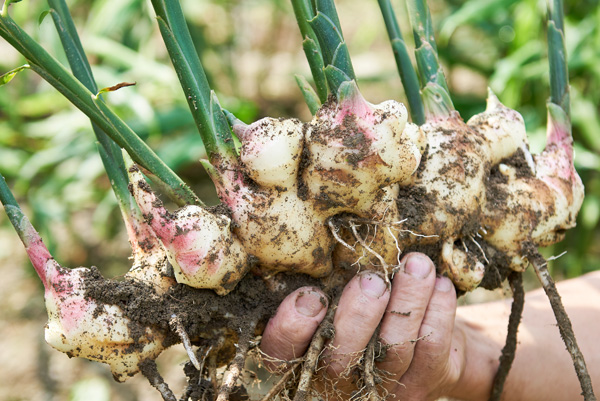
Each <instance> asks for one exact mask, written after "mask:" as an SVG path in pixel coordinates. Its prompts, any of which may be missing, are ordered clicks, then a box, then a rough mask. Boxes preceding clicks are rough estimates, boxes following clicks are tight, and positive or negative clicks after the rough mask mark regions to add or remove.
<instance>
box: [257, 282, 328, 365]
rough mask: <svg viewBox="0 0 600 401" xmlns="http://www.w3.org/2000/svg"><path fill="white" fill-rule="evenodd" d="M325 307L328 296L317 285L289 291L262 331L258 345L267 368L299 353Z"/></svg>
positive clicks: (322, 315) (316, 325)
mask: <svg viewBox="0 0 600 401" xmlns="http://www.w3.org/2000/svg"><path fill="white" fill-rule="evenodd" d="M326 311H327V297H326V296H325V295H324V294H323V293H322V292H321V291H320V290H319V289H316V288H313V287H302V288H299V289H297V290H296V291H294V292H292V293H291V294H290V295H288V296H287V297H286V298H285V299H284V300H283V302H282V303H281V305H279V308H278V309H277V312H276V314H275V316H273V317H272V318H271V320H269V323H268V324H267V327H266V328H265V331H264V333H263V337H262V341H261V345H260V347H261V350H262V352H263V353H264V354H266V357H265V365H266V366H267V368H269V369H275V368H276V367H277V365H278V363H277V362H276V361H277V360H283V361H289V360H292V359H295V358H299V357H301V356H302V355H303V354H304V352H305V351H306V349H307V347H308V345H309V343H310V340H311V339H312V336H313V334H314V333H315V331H316V330H317V327H318V326H319V323H321V320H323V318H324V317H325V313H326Z"/></svg>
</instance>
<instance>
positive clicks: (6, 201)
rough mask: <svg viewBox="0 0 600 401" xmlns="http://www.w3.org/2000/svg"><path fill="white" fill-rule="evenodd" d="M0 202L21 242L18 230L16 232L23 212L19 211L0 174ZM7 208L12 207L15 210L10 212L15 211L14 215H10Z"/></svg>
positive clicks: (20, 234)
mask: <svg viewBox="0 0 600 401" xmlns="http://www.w3.org/2000/svg"><path fill="white" fill-rule="evenodd" d="M0 202H2V204H3V205H4V208H5V210H6V214H7V216H8V219H9V220H10V222H11V223H12V225H13V226H14V227H15V229H17V232H18V233H19V237H21V240H23V238H22V233H21V232H19V230H18V228H19V226H20V221H21V218H22V216H23V211H22V210H21V207H20V206H19V204H18V203H17V200H16V199H15V197H14V195H13V194H12V192H11V191H10V188H8V184H7V183H6V180H5V179H4V176H2V174H0ZM7 206H12V207H14V208H16V209H12V210H15V211H16V213H14V212H13V213H10V212H9V208H8V207H7Z"/></svg>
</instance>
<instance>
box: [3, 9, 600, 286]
mask: <svg viewBox="0 0 600 401" xmlns="http://www.w3.org/2000/svg"><path fill="white" fill-rule="evenodd" d="M69 5H70V7H71V10H72V13H73V15H74V19H75V22H76V24H77V26H78V27H79V29H80V35H81V39H82V42H83V46H84V48H85V49H86V51H87V53H88V56H89V58H90V60H91V63H92V67H93V70H94V74H95V76H96V78H97V81H98V86H99V87H106V86H111V85H114V84H116V83H118V82H123V81H128V82H131V81H135V82H137V86H136V87H133V88H124V89H121V90H119V91H118V92H114V93H111V94H109V95H108V102H109V104H110V105H111V106H112V107H113V108H114V109H115V110H116V111H117V112H118V114H119V115H120V116H121V117H122V118H123V119H124V120H125V121H126V122H127V123H129V124H130V125H131V126H132V127H133V128H134V130H135V131H136V132H137V133H138V134H140V135H141V136H142V137H143V138H144V139H145V140H146V141H147V142H148V144H149V145H150V146H151V147H152V148H153V149H155V150H156V152H157V153H158V155H159V156H160V157H161V158H163V160H165V162H166V163H167V164H168V165H169V166H171V167H172V168H173V169H174V170H175V171H176V172H177V173H178V174H180V175H181V176H182V177H183V178H184V180H185V181H186V182H188V183H189V184H190V185H192V187H193V188H194V190H195V191H196V192H197V193H198V194H200V196H201V197H202V199H203V200H205V201H206V202H207V203H209V204H214V203H216V202H217V200H216V197H215V193H214V189H212V184H211V183H210V182H209V181H208V180H207V177H206V175H205V174H204V172H203V170H202V168H201V167H200V166H199V164H198V163H197V160H198V159H199V158H201V157H203V156H204V153H203V152H204V151H203V147H202V143H201V141H200V138H199V135H198V134H197V131H196V129H195V128H194V126H193V120H192V118H191V116H190V114H189V111H188V108H187V105H186V102H185V99H184V98H183V94H182V91H181V88H180V86H179V83H178V81H177V78H176V75H175V73H174V71H173V69H172V67H171V65H170V61H169V60H168V56H167V54H166V50H165V48H164V45H163V43H162V41H161V38H160V35H159V33H158V30H157V26H156V21H155V20H154V16H153V11H152V10H151V8H150V7H149V3H148V2H146V1H141V0H96V1H94V2H89V1H84V0H75V1H71V2H69ZM394 6H395V7H396V10H397V14H398V15H399V17H400V21H401V25H402V28H403V30H405V32H404V36H405V38H407V40H408V41H410V40H411V37H412V35H411V33H410V32H408V31H407V29H406V28H407V27H408V24H407V18H406V13H405V8H404V5H403V4H402V3H401V2H400V1H395V2H394ZM183 7H184V10H185V11H186V16H187V18H188V24H189V27H190V31H191V33H192V36H193V39H194V42H195V43H196V46H197V48H198V51H199V53H200V56H201V59H202V61H203V63H204V64H205V68H206V72H207V75H208V79H209V81H210V83H211V85H212V86H213V87H214V88H215V89H216V90H217V93H218V95H219V99H220V100H221V103H222V105H223V106H224V107H225V108H227V109H229V110H230V111H232V112H234V114H236V115H238V116H239V117H240V118H241V119H242V120H244V121H248V122H249V121H253V120H255V119H258V118H260V117H262V116H265V115H272V116H275V117H279V116H294V117H302V118H304V119H306V118H308V116H309V114H308V111H307V110H306V109H305V106H304V105H303V104H302V97H301V95H300V91H299V90H298V89H297V88H295V83H294V78H293V74H294V73H302V74H305V75H309V73H308V66H307V64H306V62H305V61H304V59H303V55H302V51H301V44H300V35H299V32H298V28H297V27H296V26H295V21H294V17H293V15H292V10H291V5H290V4H289V2H288V1H285V0H252V1H242V0H228V1H217V0H203V1H192V0H187V1H185V0H184V1H183ZM338 7H339V9H340V18H341V20H342V25H343V29H344V32H345V34H346V37H347V39H348V43H349V47H350V52H351V54H352V56H353V58H354V60H355V68H356V73H357V76H358V79H359V82H360V84H361V88H362V89H363V91H364V92H365V93H366V94H367V96H369V95H372V97H373V98H374V99H372V100H373V101H381V100H383V99H386V98H396V99H399V100H404V94H403V93H402V91H401V89H400V84H399V78H398V76H397V74H396V73H395V67H394V64H393V57H392V54H391V51H390V48H389V45H388V43H387V37H386V35H385V30H384V27H383V21H382V19H381V17H380V16H378V8H377V4H376V2H373V3H372V4H371V3H365V2H361V1H359V0H347V1H340V2H339V4H338ZM430 7H431V8H432V14H433V20H434V24H435V26H436V29H437V32H438V35H437V37H438V47H439V52H440V56H441V58H442V63H443V65H444V67H445V69H446V73H447V76H448V81H449V84H450V89H451V91H452V92H453V93H454V95H453V100H454V103H455V105H456V107H457V108H458V109H459V110H460V111H461V114H462V115H463V117H464V118H465V119H467V118H468V117H470V116H471V115H472V114H475V113H477V112H479V111H481V110H482V109H483V108H484V103H485V94H486V86H488V85H489V86H490V87H491V88H492V89H493V90H494V91H495V92H496V94H497V95H498V96H499V97H500V99H501V100H502V101H503V102H504V103H505V104H506V105H507V106H509V107H512V108H514V109H516V110H518V111H520V112H521V113H522V114H523V116H524V118H525V121H526V124H527V127H528V132H529V133H530V141H531V147H532V149H533V150H534V151H539V150H541V149H542V148H543V146H544V141H545V139H544V129H545V121H546V111H545V103H546V100H547V98H548V96H549V90H548V64H547V59H546V52H547V48H546V39H545V4H544V3H543V2H539V1H536V0H522V1H516V0H486V1H481V0H469V1H459V0H445V1H443V0H435V1H432V2H430ZM46 9H47V4H46V3H45V2H39V1H25V2H21V3H19V4H15V5H13V6H11V10H10V12H11V15H12V16H13V18H14V19H15V20H16V21H17V22H19V23H20V24H21V25H22V26H23V27H24V28H25V29H26V31H27V32H29V33H30V34H31V35H32V36H33V37H34V38H36V39H37V40H38V41H40V42H41V43H42V44H43V45H44V47H45V48H46V49H48V50H49V51H50V52H51V53H52V54H53V55H55V56H56V57H57V58H58V59H59V60H60V61H61V62H63V63H64V64H65V65H66V64H67V63H66V57H65V56H64V53H63V52H62V50H61V46H60V41H59V40H58V36H57V34H56V32H55V30H54V26H53V24H52V22H51V21H50V18H46V19H44V20H43V21H42V22H41V23H40V22H39V16H40V15H41V14H42V12H43V11H44V10H46ZM598 21H600V7H599V6H598V1H597V0H585V1H574V0H569V1H566V35H567V51H568V54H569V68H570V77H571V84H572V115H573V126H574V137H575V141H576V144H575V146H576V164H577V168H578V170H579V172H580V174H581V176H582V178H583V180H584V184H585V185H586V200H585V203H584V206H583V209H582V211H581V213H580V216H579V222H578V227H577V229H575V230H572V231H571V232H569V233H568V235H567V239H566V240H565V241H563V242H562V243H560V244H557V245H555V246H553V247H551V248H549V249H547V250H546V251H545V254H546V255H547V256H550V255H555V254H560V253H561V252H563V250H568V253H567V254H566V255H565V256H563V257H561V258H559V259H558V260H556V261H554V262H553V267H554V269H557V270H559V271H560V272H561V273H562V274H564V275H566V276H575V275H579V274H582V273H583V272H586V271H588V270H592V269H597V268H600V246H599V245H598V244H600V225H599V221H600V156H599V154H600V119H599V115H600V113H599V111H600V109H599V104H600V52H599V51H598V49H600V28H599V26H598V25H599V24H598ZM0 54H3V55H5V56H4V57H2V58H1V59H0V74H1V73H4V72H6V71H9V70H11V69H13V68H16V67H18V66H20V65H22V64H23V63H24V60H23V59H22V58H20V56H18V55H17V54H16V53H14V52H12V51H11V49H10V48H9V46H8V45H7V44H6V43H4V42H3V41H2V40H0ZM96 150H97V149H96V144H95V143H94V139H93V134H92V131H91V127H90V124H89V121H88V120H87V119H86V117H85V116H83V115H82V114H81V113H80V112H78V111H77V110H74V108H73V107H71V106H70V105H69V104H68V102H67V101H66V100H64V99H63V98H62V96H61V95H60V94H58V93H57V92H56V91H55V90H54V89H53V88H51V87H50V86H49V85H47V84H46V83H45V82H43V81H41V80H40V79H39V78H38V77H37V76H35V74H34V73H33V72H31V71H23V72H21V73H20V74H18V75H17V76H16V77H15V79H13V80H12V81H11V82H10V84H8V85H5V86H2V87H0V172H1V173H2V174H3V175H5V176H6V177H7V179H8V181H9V184H10V185H11V187H12V188H13V190H14V192H15V194H16V196H17V197H18V198H19V199H20V200H21V203H22V204H23V205H24V206H26V207H27V209H28V210H27V211H28V213H29V215H30V216H32V217H33V222H34V224H35V225H36V227H38V228H39V229H40V231H41V232H42V235H43V236H44V238H45V239H46V242H47V243H48V245H49V246H50V248H51V250H52V251H53V252H54V253H55V255H56V256H57V258H59V260H61V261H62V262H63V263H64V264H65V265H70V266H75V265H91V264H98V265H100V266H103V267H104V269H105V271H107V272H110V273H112V274H114V275H117V274H121V273H123V272H124V271H125V270H126V268H125V266H124V264H125V263H126V260H125V257H126V255H127V254H128V250H127V241H126V240H125V238H126V237H125V236H124V234H123V230H122V223H121V222H120V215H119V213H118V208H117V206H116V200H115V198H114V196H113V195H112V193H111V192H110V185H109V183H108V180H107V178H106V176H105V174H104V172H103V169H102V164H101V162H100V158H99V156H98V154H97V151H96ZM0 221H3V222H4V223H7V222H6V220H0ZM107 249H111V252H107V251H106V250H107ZM110 273H109V274H110Z"/></svg>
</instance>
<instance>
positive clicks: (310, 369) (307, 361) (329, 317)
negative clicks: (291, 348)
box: [294, 294, 341, 401]
mask: <svg viewBox="0 0 600 401" xmlns="http://www.w3.org/2000/svg"><path fill="white" fill-rule="evenodd" d="M340 296H341V294H340V295H338V296H337V297H336V299H335V300H334V302H333V304H331V305H330V306H329V310H328V311H327V314H326V315H325V318H324V319H323V321H322V322H321V324H320V325H319V328H318V329H317V332H316V333H315V335H314V336H313V339H312V341H311V343H310V346H309V347H308V351H306V355H305V356H304V365H303V366H302V370H301V372H300V380H299V381H298V388H297V390H296V395H295V396H294V401H305V400H306V399H307V397H308V394H309V393H310V386H311V382H312V377H313V374H314V373H315V371H316V369H317V363H318V362H319V356H320V355H321V352H322V350H323V348H324V345H325V340H326V339H327V338H328V337H329V336H328V335H326V333H327V332H329V331H330V330H331V327H332V324H333V316H334V315H335V310H336V307H337V304H338V301H339V299H340Z"/></svg>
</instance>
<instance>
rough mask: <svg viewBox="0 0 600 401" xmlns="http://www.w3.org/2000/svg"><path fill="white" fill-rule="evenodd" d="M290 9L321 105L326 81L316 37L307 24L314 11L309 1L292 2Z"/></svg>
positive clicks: (325, 93) (325, 99)
mask: <svg viewBox="0 0 600 401" xmlns="http://www.w3.org/2000/svg"><path fill="white" fill-rule="evenodd" d="M292 7H293V9H294V15H295V16H296V21H297V22H298V27H299V28H300V34H301V35H302V38H303V41H302V48H303V49H304V54H305V55H306V60H307V61H308V65H309V67H310V71H311V73H312V76H313V80H314V81H315V86H316V88H317V94H318V95H319V100H320V102H321V103H325V102H326V101H327V80H326V78H325V74H324V72H323V67H324V62H323V54H322V53H321V47H320V46H319V41H318V39H317V36H316V35H315V32H314V31H313V29H312V28H311V26H310V24H309V23H308V21H309V20H311V19H313V18H314V17H315V13H314V10H313V9H312V6H311V4H310V0H292Z"/></svg>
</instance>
